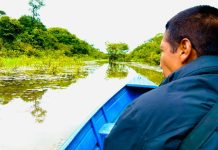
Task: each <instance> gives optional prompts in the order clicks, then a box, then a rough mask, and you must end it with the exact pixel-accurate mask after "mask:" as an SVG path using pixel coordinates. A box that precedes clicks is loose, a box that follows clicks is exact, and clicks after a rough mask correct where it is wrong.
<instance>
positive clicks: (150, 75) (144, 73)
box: [128, 65, 164, 85]
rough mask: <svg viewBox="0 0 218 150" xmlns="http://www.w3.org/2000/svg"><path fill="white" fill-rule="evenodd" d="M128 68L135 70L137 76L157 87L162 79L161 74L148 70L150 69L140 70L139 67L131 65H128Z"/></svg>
mask: <svg viewBox="0 0 218 150" xmlns="http://www.w3.org/2000/svg"><path fill="white" fill-rule="evenodd" d="M128 66H129V67H130V68H132V69H133V70H135V71H136V72H137V73H138V74H140V75H142V76H144V77H146V78H148V79H149V80H151V81H152V82H154V83H155V84H157V85H159V84H160V83H161V82H162V81H163V79H164V77H163V75H162V73H161V72H158V71H154V70H150V69H145V68H140V67H136V66H132V65H128Z"/></svg>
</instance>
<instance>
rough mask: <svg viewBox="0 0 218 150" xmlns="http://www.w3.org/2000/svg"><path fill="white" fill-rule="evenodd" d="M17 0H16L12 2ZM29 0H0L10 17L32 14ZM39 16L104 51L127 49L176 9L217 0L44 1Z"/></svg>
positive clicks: (161, 28)
mask: <svg viewBox="0 0 218 150" xmlns="http://www.w3.org/2000/svg"><path fill="white" fill-rule="evenodd" d="M15 1H16V2H15ZM28 2H29V0H0V10H3V11H5V12H6V14H7V15H8V16H10V17H12V18H17V19H18V18H19V17H21V16H22V15H31V12H30V10H29V8H30V7H29V5H28ZM44 2H45V6H43V7H42V8H41V9H40V10H39V13H40V19H41V21H42V23H43V24H44V25H45V26H46V27H47V28H50V27H61V28H65V29H67V30H68V31H69V32H71V33H72V34H75V35H76V36H77V37H78V38H80V39H82V40H85V41H87V42H88V43H89V44H92V45H94V47H96V48H98V49H100V50H101V51H103V52H106V50H105V49H106V46H105V43H106V42H124V43H127V44H128V45H129V49H130V51H131V50H132V49H134V48H136V47H137V46H139V45H140V44H142V43H144V42H145V41H147V40H149V39H151V38H152V37H154V36H155V35H156V34H158V33H163V32H164V30H165V24H166V22H167V21H168V20H169V19H170V18H172V17H173V16H174V15H176V14H177V13H178V12H179V11H182V10H184V9H187V8H190V7H192V6H196V5H211V6H214V7H216V8H218V0H180V1H176V0H164V1H162V0H150V1H148V0H44Z"/></svg>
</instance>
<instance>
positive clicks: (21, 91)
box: [0, 65, 98, 123]
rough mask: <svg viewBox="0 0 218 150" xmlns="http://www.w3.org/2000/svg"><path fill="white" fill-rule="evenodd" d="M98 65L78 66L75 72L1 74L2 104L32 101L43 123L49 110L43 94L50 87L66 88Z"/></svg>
mask: <svg viewBox="0 0 218 150" xmlns="http://www.w3.org/2000/svg"><path fill="white" fill-rule="evenodd" d="M97 67H98V65H97V66H96V65H90V66H85V67H83V68H82V67H80V68H77V70H76V71H74V72H73V73H72V72H71V73H63V74H60V75H56V76H53V75H39V74H31V75H23V74H17V75H13V76H0V104H1V105H7V104H9V103H10V102H11V101H13V100H16V99H17V98H18V99H22V100H23V101H25V102H27V103H31V104H32V106H31V114H32V116H33V117H34V118H35V121H36V122H37V123H42V122H43V121H44V119H45V116H46V113H47V111H46V110H44V109H43V108H42V107H41V106H40V103H41V99H42V96H43V95H44V94H45V93H46V91H47V90H48V89H53V90H55V89H64V88H66V87H68V86H69V85H71V84H73V83H75V82H76V81H77V80H78V79H80V78H85V77H87V76H88V74H89V72H92V71H93V70H94V69H96V68H97Z"/></svg>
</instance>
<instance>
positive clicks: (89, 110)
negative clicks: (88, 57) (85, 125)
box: [0, 64, 143, 150]
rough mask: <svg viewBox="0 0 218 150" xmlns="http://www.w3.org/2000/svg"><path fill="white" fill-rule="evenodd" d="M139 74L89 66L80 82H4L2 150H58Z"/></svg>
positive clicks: (0, 95) (120, 67)
mask: <svg viewBox="0 0 218 150" xmlns="http://www.w3.org/2000/svg"><path fill="white" fill-rule="evenodd" d="M134 70H136V71H134ZM138 70H139V68H138V69H137V68H134V69H131V68H129V67H127V66H125V65H116V66H115V65H107V64H105V65H102V66H95V65H94V66H93V65H90V66H87V67H86V69H85V71H84V72H83V73H81V72H80V73H81V74H82V75H81V76H80V77H77V78H74V77H72V76H69V77H67V78H66V77H62V78H60V77H58V78H57V77H55V76H37V77H34V78H27V77H25V76H19V77H14V78H11V77H4V78H2V79H1V80H0V89H1V90H0V133H1V134H0V149H1V150H17V149H18V150H19V149H21V150H30V149H31V150H54V149H58V148H59V147H60V145H61V144H63V142H64V141H65V140H66V139H67V138H68V137H69V136H70V135H71V134H72V132H73V130H76V129H77V128H79V127H80V126H81V125H82V122H84V120H87V119H88V118H89V117H90V116H91V115H92V114H94V113H95V112H96V110H97V109H98V108H100V107H101V106H102V105H103V104H104V103H105V102H106V100H108V99H109V98H110V97H111V96H112V95H113V94H115V92H116V91H117V90H119V89H120V88H121V87H122V86H124V85H125V83H126V82H128V81H129V80H131V78H133V77H134V76H136V75H137V74H140V72H143V71H138ZM137 72H138V73H137Z"/></svg>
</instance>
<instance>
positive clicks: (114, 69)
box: [106, 63, 128, 79]
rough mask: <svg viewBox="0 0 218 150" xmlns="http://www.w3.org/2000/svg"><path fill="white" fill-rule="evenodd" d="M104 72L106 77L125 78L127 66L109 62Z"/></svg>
mask: <svg viewBox="0 0 218 150" xmlns="http://www.w3.org/2000/svg"><path fill="white" fill-rule="evenodd" d="M106 74H107V75H106V76H107V78H119V79H122V78H126V77H127V75H128V68H127V66H126V65H124V64H116V63H110V64H109V65H108V69H107V71H106Z"/></svg>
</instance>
